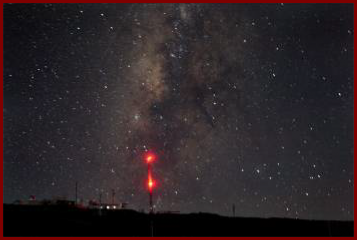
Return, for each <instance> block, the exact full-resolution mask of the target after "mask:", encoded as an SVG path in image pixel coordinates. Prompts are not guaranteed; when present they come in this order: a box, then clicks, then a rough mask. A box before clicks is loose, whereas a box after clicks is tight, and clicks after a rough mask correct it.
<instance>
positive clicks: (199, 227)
mask: <svg viewBox="0 0 357 240" xmlns="http://www.w3.org/2000/svg"><path fill="white" fill-rule="evenodd" d="M151 226H152V227H151ZM151 229H153V235H154V236H353V221H349V222H341V221H308V220H292V219H275V218H271V219H259V218H233V217H223V216H219V215H213V214H206V213H196V214H154V215H151V216H150V215H148V214H145V213H139V212H136V211H133V210H111V211H109V210H102V211H101V212H99V210H94V209H92V210H89V209H78V208H75V207H68V206H22V205H4V236H150V235H151Z"/></svg>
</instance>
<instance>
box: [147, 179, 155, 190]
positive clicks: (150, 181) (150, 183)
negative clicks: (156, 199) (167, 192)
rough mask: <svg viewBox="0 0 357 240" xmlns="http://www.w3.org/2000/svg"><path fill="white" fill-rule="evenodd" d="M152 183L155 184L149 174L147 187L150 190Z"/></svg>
mask: <svg viewBox="0 0 357 240" xmlns="http://www.w3.org/2000/svg"><path fill="white" fill-rule="evenodd" d="M154 185H155V183H154V181H153V180H152V178H151V176H149V179H148V187H149V190H150V191H151V190H152V189H153V187H154Z"/></svg>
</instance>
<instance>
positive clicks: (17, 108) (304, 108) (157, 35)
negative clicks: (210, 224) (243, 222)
mask: <svg viewBox="0 0 357 240" xmlns="http://www.w3.org/2000/svg"><path fill="white" fill-rule="evenodd" d="M146 151H152V152H155V153H156V154H157V156H158V160H157V161H156V162H155V163H154V166H153V175H154V178H155V181H156V182H157V188H155V190H154V204H155V208H156V210H157V211H167V210H178V211H181V212H200V211H201V212H212V213H218V214H222V215H231V212H232V210H231V209H232V205H233V204H235V206H236V213H237V214H238V215H241V216H257V217H275V216H276V217H290V218H309V219H353V5H348V4H344V5H337V4H334V5H329V4H317V5H313V4H263V5H261V4H32V5H26V4H7V5H5V6H4V201H6V202H12V201H14V200H16V199H27V198H28V196H30V195H34V196H36V197H37V198H38V199H50V198H53V197H62V198H67V199H73V198H74V186H75V182H78V184H79V196H80V198H81V199H82V201H83V202H86V201H88V200H90V199H94V200H98V198H99V197H98V196H99V195H100V194H102V195H103V201H108V202H109V201H110V199H111V196H110V194H111V189H115V191H116V195H115V198H116V201H118V202H127V203H128V207H129V208H133V209H136V210H141V209H144V210H146V211H147V210H148V207H149V206H148V196H147V189H146V186H145V180H146V171H147V169H146V165H145V162H144V160H143V159H142V157H143V154H144V153H145V152H146Z"/></svg>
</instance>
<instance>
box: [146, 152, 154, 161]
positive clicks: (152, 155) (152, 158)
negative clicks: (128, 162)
mask: <svg viewBox="0 0 357 240" xmlns="http://www.w3.org/2000/svg"><path fill="white" fill-rule="evenodd" d="M154 160H155V155H154V154H151V153H149V154H148V155H147V156H146V162H147V163H151V162H153V161H154Z"/></svg>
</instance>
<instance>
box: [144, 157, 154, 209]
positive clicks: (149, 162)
mask: <svg viewBox="0 0 357 240" xmlns="http://www.w3.org/2000/svg"><path fill="white" fill-rule="evenodd" d="M154 160H155V156H154V155H153V154H148V155H147V156H146V163H147V164H148V188H149V204H150V213H153V212H154V207H153V202H152V190H153V188H154V181H153V179H152V173H151V164H152V162H153V161H154Z"/></svg>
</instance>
